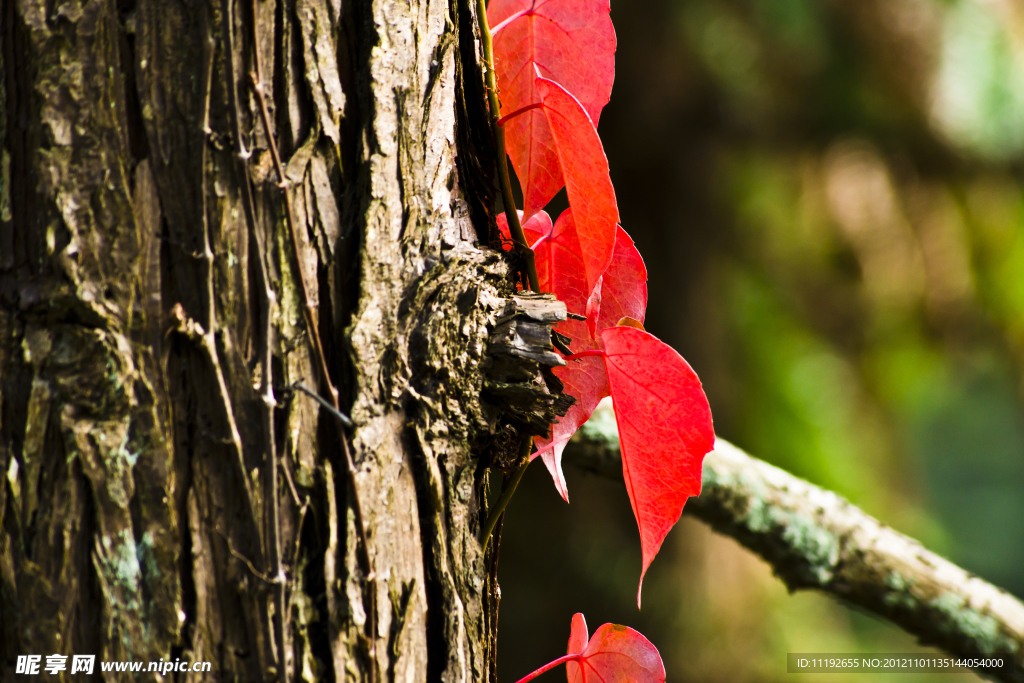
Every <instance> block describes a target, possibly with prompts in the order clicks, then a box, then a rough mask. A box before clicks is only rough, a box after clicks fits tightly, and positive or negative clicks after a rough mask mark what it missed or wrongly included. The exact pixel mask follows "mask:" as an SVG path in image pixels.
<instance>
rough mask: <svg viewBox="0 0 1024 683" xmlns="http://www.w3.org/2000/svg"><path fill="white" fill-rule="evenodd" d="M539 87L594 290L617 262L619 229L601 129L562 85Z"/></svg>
mask: <svg viewBox="0 0 1024 683" xmlns="http://www.w3.org/2000/svg"><path fill="white" fill-rule="evenodd" d="M536 85H537V94H538V95H539V96H540V100H541V103H542V104H543V105H544V106H543V108H542V111H543V112H544V116H545V117H546V118H547V121H548V124H549V125H550V126H551V133H552V136H553V137H554V139H555V145H556V147H557V149H558V160H559V163H560V165H561V168H562V175H563V177H564V178H565V191H566V194H567V195H568V196H569V206H571V207H572V214H573V219H574V220H575V221H576V235H577V237H578V238H579V241H580V247H581V249H582V251H581V252H580V253H581V254H582V255H583V264H584V267H585V272H586V279H587V289H588V290H593V288H594V286H595V285H596V284H597V279H598V278H599V277H601V274H602V273H604V271H605V269H606V268H607V267H608V264H609V263H610V262H611V258H612V250H613V249H614V248H615V233H616V226H617V225H618V223H619V208H618V204H617V203H616V201H615V188H613V187H612V179H611V176H610V175H609V174H608V158H607V157H606V156H605V154H604V147H603V146H602V145H601V138H599V137H598V135H597V129H595V128H594V124H593V123H592V122H591V120H590V117H589V116H588V115H587V112H586V111H584V109H583V107H582V106H581V105H580V103H579V102H578V101H577V100H576V98H574V97H573V96H572V95H570V94H569V93H568V92H566V90H565V89H564V88H563V87H562V86H561V85H559V84H558V83H555V82H554V81H549V80H547V79H545V78H537V79H536ZM527 215H529V212H527Z"/></svg>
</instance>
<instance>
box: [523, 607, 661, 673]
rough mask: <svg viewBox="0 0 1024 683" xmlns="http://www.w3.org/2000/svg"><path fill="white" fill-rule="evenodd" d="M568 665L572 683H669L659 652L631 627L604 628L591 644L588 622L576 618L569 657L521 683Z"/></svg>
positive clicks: (557, 660) (555, 662)
mask: <svg viewBox="0 0 1024 683" xmlns="http://www.w3.org/2000/svg"><path fill="white" fill-rule="evenodd" d="M562 664H565V671H566V675H567V676H568V679H569V683H665V665H664V663H662V661H661V655H660V654H659V653H658V648H656V647H654V645H653V644H652V643H651V641H649V640H647V639H646V638H644V637H643V635H641V634H640V633H639V632H637V631H634V630H633V629H631V628H629V627H628V626H619V625H618V624H603V625H601V626H600V627H599V628H598V629H597V632H595V633H594V637H593V638H591V639H590V641H589V642H587V622H586V620H584V619H583V615H582V614H579V613H577V614H576V615H575V616H573V618H572V632H571V634H570V636H569V653H568V654H567V655H565V656H564V657H559V658H558V659H556V660H554V661H551V662H548V663H547V664H545V665H544V666H542V667H541V668H539V669H537V670H536V671H533V672H531V673H529V674H527V675H526V676H524V677H523V678H521V679H519V681H518V683H528V681H532V680H533V679H534V678H536V677H537V676H540V675H541V674H542V673H545V672H547V671H550V670H551V669H553V668H555V667H556V666H560V665H562Z"/></svg>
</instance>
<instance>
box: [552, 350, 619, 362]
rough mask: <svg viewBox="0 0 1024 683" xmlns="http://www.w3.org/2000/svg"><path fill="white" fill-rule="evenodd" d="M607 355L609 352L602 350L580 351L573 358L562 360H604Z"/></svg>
mask: <svg viewBox="0 0 1024 683" xmlns="http://www.w3.org/2000/svg"><path fill="white" fill-rule="evenodd" d="M607 355H608V352H607V351H602V350H601V349H590V350H588V351H580V352H579V353H574V354H572V355H571V356H562V359H563V360H579V359H580V358H593V357H599V358H603V357H604V356H607Z"/></svg>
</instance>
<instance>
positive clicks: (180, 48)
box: [0, 0, 564, 682]
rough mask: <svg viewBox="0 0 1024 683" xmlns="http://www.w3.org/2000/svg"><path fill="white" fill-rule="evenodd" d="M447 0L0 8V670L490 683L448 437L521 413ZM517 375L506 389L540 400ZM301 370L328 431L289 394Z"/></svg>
mask: <svg viewBox="0 0 1024 683" xmlns="http://www.w3.org/2000/svg"><path fill="white" fill-rule="evenodd" d="M473 11H474V10H473V8H472V7H471V6H470V3H469V2H468V1H467V0H448V1H445V0H402V1H401V2H396V1H395V0H344V1H343V0H275V1H270V0H118V1H117V2H115V1H114V0H56V1H44V0H5V2H4V4H3V31H2V42H3V50H2V59H3V74H4V76H3V79H2V80H0V84H2V87H3V90H2V91H0V98H2V101H3V102H2V103H3V106H2V107H0V117H2V118H0V126H2V129H0V135H2V139H3V188H2V190H3V194H2V205H0V209H2V223H0V467H2V469H3V474H4V479H3V481H2V485H0V520H2V524H0V612H2V615H3V618H2V619H0V629H2V630H0V662H3V666H4V670H5V671H6V672H11V671H13V670H14V665H15V661H16V660H17V657H18V656H19V655H26V654H28V655H31V654H41V655H43V656H44V657H45V656H46V655H50V654H55V653H56V654H64V655H73V654H79V655H81V654H86V655H88V654H95V655H96V660H97V665H96V674H99V675H102V676H103V677H105V678H106V679H107V680H138V679H139V676H140V675H139V674H134V673H120V674H117V673H111V672H107V673H101V672H100V671H99V662H100V661H104V660H105V661H114V660H132V661H136V662H144V663H148V662H155V661H159V660H161V659H163V660H168V659H173V660H175V661H177V659H182V660H184V659H188V660H192V661H209V662H211V663H212V672H211V673H209V674H206V680H231V679H234V680H243V681H257V680H275V679H276V680H296V679H304V680H336V681H345V680H356V681H359V680H367V681H385V680H401V681H409V682H412V681H420V680H426V679H429V680H432V681H436V680H442V681H452V682H455V681H467V682H468V681H483V680H487V679H488V678H490V677H492V676H493V663H494V646H493V635H494V628H495V624H496V609H497V599H496V594H497V590H496V585H495V583H494V574H493V572H492V571H490V569H491V566H490V565H491V559H488V558H485V557H484V555H483V554H482V552H481V545H480V542H479V533H480V526H481V524H482V519H481V516H482V515H483V514H485V513H486V490H485V485H486V477H485V472H486V468H487V466H488V465H489V464H490V463H491V461H490V460H489V459H488V458H487V457H482V454H484V453H489V452H491V451H495V450H501V447H502V444H503V443H505V442H506V441H508V442H511V445H508V444H505V447H506V448H512V449H514V448H515V445H514V442H515V441H516V440H517V439H518V438H519V437H518V436H517V434H518V433H521V432H522V430H518V431H517V430H516V428H515V426H516V425H517V424H521V423H522V421H520V422H516V420H515V419H513V418H511V417H509V415H511V414H513V413H515V411H514V410H508V409H503V408H499V407H498V406H499V405H503V403H502V400H501V396H502V395H503V391H504V389H508V384H509V382H511V381H514V380H515V379H516V378H513V379H509V377H508V375H509V372H508V371H507V368H506V371H504V375H501V373H499V374H498V375H494V374H493V373H494V372H495V369H494V368H495V366H496V365H500V363H499V364H496V363H493V362H492V361H491V359H490V356H489V349H490V352H493V351H494V345H493V344H490V345H489V342H488V340H489V337H490V335H491V333H492V332H493V331H494V330H495V329H496V325H498V323H500V322H501V316H502V315H503V314H508V313H510V312H513V313H514V312H515V311H514V310H512V309H511V308H509V309H508V310H506V308H507V307H508V306H509V304H508V301H507V299H508V297H510V296H511V295H512V294H513V293H514V284H513V276H514V270H515V268H514V265H510V264H509V263H508V257H507V256H506V255H503V254H501V253H500V252H499V251H497V250H492V249H490V248H488V247H487V246H486V245H488V244H490V245H492V246H495V247H497V246H498V245H497V244H496V243H495V242H494V240H495V235H494V233H495V231H494V229H493V217H492V216H491V211H490V208H489V207H491V206H493V199H494V196H493V181H492V178H491V176H490V169H492V168H493V166H494V163H493V158H494V151H493V146H492V144H491V142H490V140H491V137H490V129H489V127H488V119H487V115H486V109H485V106H486V105H485V96H484V95H485V93H484V91H483V85H482V77H481V71H480V65H479V57H478V46H477V42H476V38H475V27H476V20H475V17H474V14H473ZM257 82H258V84H259V85H261V86H262V87H263V89H264V90H265V92H266V100H267V109H268V113H269V116H268V117H267V119H266V121H267V123H269V126H268V125H266V123H265V122H264V119H263V117H262V112H261V98H260V96H259V94H258V92H257V87H256V85H257ZM268 128H269V129H270V130H268ZM275 141H276V146H277V147H279V148H280V154H281V157H282V161H281V166H282V167H283V170H284V173H285V176H286V178H285V182H281V179H280V178H279V177H278V175H277V164H276V163H275V159H274V154H275V152H276V150H275V149H274V147H275V145H274V144H273V143H274V142H275ZM283 187H284V188H285V189H282V188H283ZM285 193H287V196H288V197H289V200H288V201H287V202H286V201H285V197H286V194H285ZM289 214H291V216H293V218H294V227H295V236H296V239H295V240H294V242H293V240H292V239H291V237H292V233H291V223H290V221H289ZM293 245H294V246H293ZM304 293H305V294H304ZM305 298H308V299H309V303H310V304H311V306H312V310H313V311H314V315H315V318H316V323H315V326H314V327H315V329H314V330H311V329H309V328H308V326H307V325H306V323H305V311H304V306H305V304H306V301H304V299H305ZM556 308H557V307H556ZM561 315H562V316H564V310H563V311H562V312H561ZM506 317H508V316H506ZM520 317H521V316H520ZM558 317H559V316H558V312H557V311H555V314H553V317H551V318H550V319H544V320H541V322H542V323H545V322H546V323H550V322H551V320H554V319H557V318H558ZM541 318H544V316H541ZM506 322H507V321H506ZM506 327H507V324H506ZM505 331H506V332H508V330H507V329H506V330H505ZM513 332H514V331H513ZM513 336H514V334H513ZM317 337H319V339H320V340H322V343H323V348H324V358H325V359H326V363H327V366H328V367H329V372H330V375H331V378H330V379H327V378H325V377H323V373H322V372H320V370H319V368H320V366H319V364H318V360H319V358H318V355H317V353H316V347H315V343H314V342H315V341H316V338H317ZM513 341H514V340H513ZM499 346H500V344H499ZM506 346H507V345H506ZM515 346H516V344H512V345H511V347H515ZM511 347H508V348H505V347H502V348H505V350H506V351H508V352H510V353H513V354H514V349H513V350H512V351H509V348H511ZM520 355H521V354H520ZM542 360H543V359H542ZM545 362H546V361H545ZM542 364H543V363H542ZM487 368H490V369H487ZM520 369H522V368H521V367H520ZM537 369H538V366H537V365H530V364H529V363H527V365H526V372H525V373H523V372H520V373H519V375H521V376H519V375H517V377H518V381H520V382H521V383H523V384H522V387H526V388H527V390H528V391H527V393H531V392H532V395H533V396H534V397H538V396H540V397H541V398H542V399H543V396H542V395H543V394H545V393H546V392H547V389H546V386H543V385H544V383H543V382H542V381H541V380H539V379H537V377H538V375H537ZM485 372H488V373H491V374H490V375H486V376H485ZM512 374H513V375H514V374H516V373H512ZM331 380H333V383H334V384H335V385H337V387H338V389H339V391H340V397H341V399H340V405H341V408H342V410H343V411H345V412H348V413H349V414H350V415H351V418H352V421H353V422H354V427H353V428H352V429H351V430H348V431H346V430H344V429H342V430H339V429H337V427H338V422H337V421H336V419H335V418H334V417H332V414H331V413H330V412H329V411H327V410H323V409H321V408H320V406H319V405H318V404H317V403H316V402H314V401H313V400H312V399H311V398H310V397H308V396H307V395H306V394H304V393H300V392H298V391H295V390H293V385H294V384H295V383H298V382H301V383H304V384H306V385H309V386H311V387H313V388H314V389H315V390H316V391H317V392H319V393H320V394H321V395H323V396H325V397H327V398H328V399H329V398H330V396H329V394H330V389H331ZM527 385H529V386H527ZM503 388H504V389H503ZM487 392H489V395H490V396H491V397H492V400H491V402H490V403H488V402H487V401H484V400H482V399H481V394H482V393H487ZM511 393H512V394H515V392H511ZM504 394H509V392H508V391H504ZM506 398H507V400H505V402H504V405H505V406H506V408H508V406H509V402H510V401H512V402H514V401H515V400H516V399H515V398H508V397H507V396H506ZM542 402H543V401H542ZM549 404H550V401H548V404H545V406H546V407H545V406H542V407H541V408H538V410H539V411H540V413H542V414H543V415H544V416H547V417H546V418H545V419H547V418H550V405H549ZM525 410H526V412H529V410H531V408H529V407H527V408H526V409H525ZM545 411H546V412H545ZM542 421H543V420H542ZM494 434H498V435H499V438H497V439H496V438H495V437H494ZM339 435H341V437H342V438H344V439H346V440H347V442H348V446H349V448H350V449H351V450H350V456H351V460H352V462H354V470H353V471H352V473H351V474H352V476H350V473H349V470H348V461H347V459H346V457H345V452H346V451H345V448H343V446H344V444H343V443H342V441H341V439H339ZM512 452H518V451H516V450H513V451H512ZM353 484H354V485H353ZM364 534H365V537H364ZM363 540H365V546H364V545H363ZM492 555H493V553H492ZM282 617H284V618H282ZM282 649H283V656H282ZM69 662H70V659H69ZM68 669H69V672H70V665H69V667H68ZM7 675H10V674H7ZM142 679H143V680H167V679H166V678H164V679H160V678H159V677H157V675H156V674H155V673H144V674H142ZM3 680H9V679H8V678H4V679H3ZM83 680H84V679H83ZM88 680H92V679H91V678H90V679H88ZM188 680H203V678H202V677H200V676H198V675H196V674H189V678H188Z"/></svg>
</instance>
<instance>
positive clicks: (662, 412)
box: [601, 327, 715, 606]
mask: <svg viewBox="0 0 1024 683" xmlns="http://www.w3.org/2000/svg"><path fill="white" fill-rule="evenodd" d="M601 337H602V338H603V339H604V348H605V366H606V367H607V370H608V383H609V385H610V387H611V394H612V401H613V402H614V403H615V421H616V422H617V423H618V427H619V443H620V444H621V448H622V474H623V478H624V479H625V481H626V490H627V492H628V493H629V502H630V504H631V505H632V506H633V514H634V516H635V517H636V521H637V526H638V527H639V528H640V547H641V549H642V555H643V560H642V562H643V569H642V570H641V573H640V586H639V588H638V589H637V596H636V600H637V606H639V605H640V591H641V589H642V588H643V581H644V574H646V573H647V568H648V567H649V566H650V565H651V561H652V560H653V559H654V556H655V555H657V554H658V550H659V549H660V548H661V544H662V542H663V541H664V540H665V536H666V535H668V532H669V530H670V529H671V528H672V526H673V525H674V524H675V523H676V522H677V521H678V520H679V515H681V514H682V512H683V505H684V504H685V503H686V499H687V498H688V497H689V496H696V495H698V494H700V483H701V465H702V463H703V461H704V456H705V455H706V454H707V453H708V452H709V451H711V449H712V448H714V445H715V430H714V425H713V424H712V421H711V408H710V407H709V406H708V400H707V397H706V396H705V395H704V390H703V388H702V387H701V384H700V380H699V379H698V378H697V374H696V373H695V372H694V371H693V369H692V368H691V367H690V366H689V364H688V363H687V362H686V361H685V360H683V357H682V356H680V355H679V354H678V353H677V352H676V351H675V349H673V348H672V347H671V346H669V345H668V344H665V343H664V342H662V341H660V340H658V338H657V337H655V336H654V335H652V334H649V333H647V332H644V331H642V330H638V329H635V328H632V327H612V328H608V329H606V330H604V331H603V332H602V333H601Z"/></svg>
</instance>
